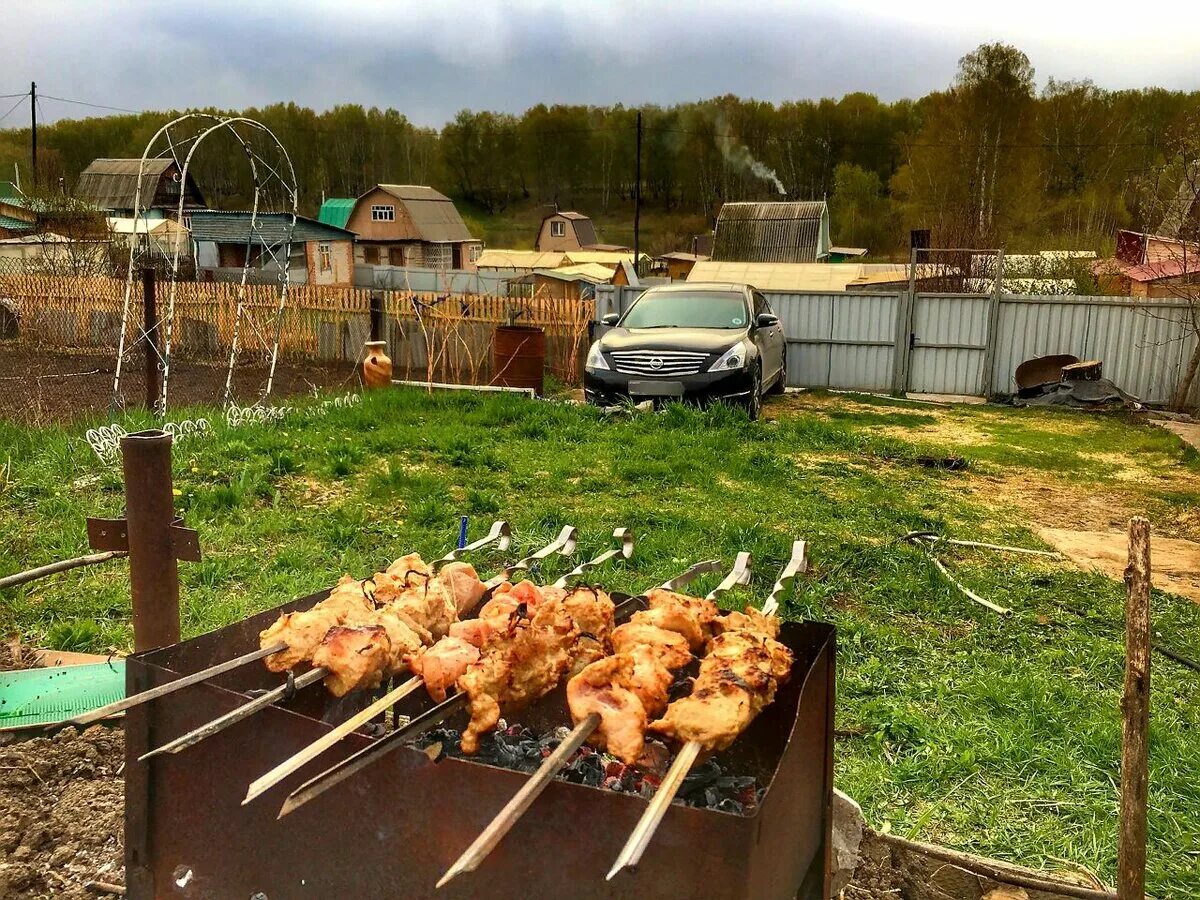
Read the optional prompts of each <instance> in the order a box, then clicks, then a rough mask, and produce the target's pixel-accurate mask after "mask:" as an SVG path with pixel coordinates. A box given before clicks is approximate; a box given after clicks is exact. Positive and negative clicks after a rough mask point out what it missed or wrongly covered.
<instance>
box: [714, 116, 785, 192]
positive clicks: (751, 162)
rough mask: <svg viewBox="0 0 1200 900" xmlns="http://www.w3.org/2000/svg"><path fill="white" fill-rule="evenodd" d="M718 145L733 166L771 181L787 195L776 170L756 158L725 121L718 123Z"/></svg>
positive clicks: (778, 189)
mask: <svg viewBox="0 0 1200 900" xmlns="http://www.w3.org/2000/svg"><path fill="white" fill-rule="evenodd" d="M717 146H718V147H719V148H720V150H721V155H722V156H724V157H725V161H726V162H727V163H729V164H730V165H731V166H733V167H735V168H737V169H741V170H742V171H743V172H749V173H750V174H751V175H754V176H756V177H758V178H761V179H762V180H763V181H769V182H771V183H772V184H774V185H775V190H777V191H779V195H780V196H781V197H786V196H787V189H786V188H785V187H784V186H783V182H782V181H780V180H779V176H778V175H776V174H775V170H774V169H771V168H769V167H768V166H765V165H763V164H762V163H761V162H759V161H758V160H757V159H755V158H754V157H753V156H752V155H751V153H750V148H749V147H747V146H746V145H745V144H743V143H742V142H741V141H739V140H738V139H737V138H735V137H734V136H733V133H732V132H731V131H730V129H729V126H728V125H726V124H725V123H721V122H719V123H718V128H717Z"/></svg>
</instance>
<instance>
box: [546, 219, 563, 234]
mask: <svg viewBox="0 0 1200 900" xmlns="http://www.w3.org/2000/svg"><path fill="white" fill-rule="evenodd" d="M566 236H567V223H566V222H564V221H563V220H562V219H558V220H557V221H551V222H550V237H566Z"/></svg>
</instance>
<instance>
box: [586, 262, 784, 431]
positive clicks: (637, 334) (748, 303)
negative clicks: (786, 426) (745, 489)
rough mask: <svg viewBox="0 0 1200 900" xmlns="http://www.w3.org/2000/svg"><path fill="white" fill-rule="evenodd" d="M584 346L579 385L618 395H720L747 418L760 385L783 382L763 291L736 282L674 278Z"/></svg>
mask: <svg viewBox="0 0 1200 900" xmlns="http://www.w3.org/2000/svg"><path fill="white" fill-rule="evenodd" d="M602 322H603V323H604V324H605V325H611V326H613V327H612V329H611V330H609V331H608V332H607V333H606V334H605V335H603V336H602V337H601V338H600V339H599V340H598V341H596V342H595V343H593V344H592V347H591V349H590V350H589V351H588V357H587V364H586V366H585V367H584V376H583V392H584V396H585V397H586V398H587V400H588V402H590V403H596V404H599V405H602V406H608V405H611V404H614V403H618V402H621V401H623V400H632V401H634V402H635V403H636V402H639V401H641V400H647V399H651V400H655V401H659V400H664V399H678V400H687V401H696V402H706V401H710V400H725V401H730V402H735V403H739V404H741V405H743V406H745V407H746V409H747V410H748V411H749V413H750V417H751V418H757V417H758V413H759V410H760V409H761V408H762V396H763V393H764V391H766V392H768V393H777V392H782V391H783V387H784V385H785V384H786V383H787V342H786V340H785V339H784V335H783V328H782V327H781V326H780V324H779V318H778V317H777V316H776V315H775V314H774V313H772V312H771V307H770V306H769V305H768V304H767V300H766V298H765V297H764V296H763V295H762V294H761V293H759V292H758V291H756V290H755V289H754V288H752V287H749V286H748V285H744V284H703V283H699V284H698V283H694V282H681V283H679V284H670V285H663V286H661V287H653V288H650V289H649V290H647V291H646V292H645V293H644V294H642V295H641V296H640V297H639V298H638V299H637V300H635V301H634V303H633V305H632V306H630V307H629V309H627V310H626V311H625V315H623V316H619V317H618V316H616V315H609V316H605V317H604V318H603V320H602Z"/></svg>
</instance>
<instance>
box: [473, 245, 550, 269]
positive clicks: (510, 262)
mask: <svg viewBox="0 0 1200 900" xmlns="http://www.w3.org/2000/svg"><path fill="white" fill-rule="evenodd" d="M566 258H567V254H565V253H563V252H562V251H561V250H547V251H545V252H542V251H538V250H492V249H488V250H484V251H483V252H482V253H480V254H479V259H477V260H475V268H477V269H556V268H558V267H559V266H561V265H562V264H563V262H564V261H565V260H566Z"/></svg>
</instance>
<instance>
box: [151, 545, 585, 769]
mask: <svg viewBox="0 0 1200 900" xmlns="http://www.w3.org/2000/svg"><path fill="white" fill-rule="evenodd" d="M575 541H576V531H575V528H574V527H573V526H571V525H567V526H565V527H564V528H563V529H562V531H561V532H559V534H558V537H556V538H555V539H554V540H553V541H552V542H551V543H549V544H547V545H546V546H545V547H543V548H542V549H541V550H538V551H537V552H536V553H533V554H531V555H529V556H527V557H525V558H524V559H522V560H520V561H519V562H516V563H514V564H512V565H511V566H506V567H505V568H504V569H502V570H501V572H500V574H498V575H496V576H495V577H494V578H492V579H491V580H489V581H486V582H482V583H481V586H482V587H483V588H484V590H483V594H482V595H483V596H486V595H487V593H488V592H489V591H491V590H495V588H497V587H498V586H499V585H501V584H503V583H504V582H505V581H506V580H507V579H508V578H509V577H510V576H511V575H513V574H515V573H516V572H519V571H523V570H525V569H528V568H529V567H530V566H531V565H533V564H534V563H536V562H538V561H539V560H542V559H545V558H546V557H548V556H551V555H552V554H554V553H559V554H562V555H564V556H568V555H570V554H571V553H573V552H574V550H575ZM412 560H413V557H412V555H411V554H410V555H409V556H406V557H401V558H400V560H397V562H395V563H393V564H392V566H390V567H389V569H392V568H395V569H397V570H398V571H400V572H401V573H402V575H403V577H404V579H405V580H406V582H407V579H408V577H409V575H408V573H409V571H411V570H409V569H407V568H406V567H407V566H409V565H413V564H414V563H413V562H412ZM439 562H446V563H447V564H448V563H450V562H451V560H449V559H446V558H445V557H443V559H442V560H439ZM443 571H445V570H443ZM470 571H471V576H472V577H474V570H473V569H472V570H470ZM418 574H419V575H420V576H421V577H424V574H425V573H424V572H419V573H418ZM378 577H379V576H377V578H378ZM380 580H382V579H380ZM354 584H358V585H360V586H361V587H362V590H363V591H364V593H365V590H366V588H365V584H364V583H363V582H354ZM349 586H350V582H343V583H342V587H343V588H344V589H346V588H349ZM390 587H394V585H391V586H390ZM336 590H337V589H336V588H335V591H336ZM379 590H380V586H379V585H377V586H376V591H377V592H379ZM471 593H472V596H475V593H476V592H475V591H474V590H473V589H472V591H471ZM333 596H334V595H331V598H332V597H333ZM331 598H328V599H331ZM476 599H480V598H479V597H476ZM325 602H327V601H322V603H325ZM364 610H365V607H364ZM291 615H292V614H291V613H285V614H284V615H283V616H281V617H280V621H285V620H287V617H288V616H291ZM338 625H340V622H339V623H334V622H333V621H332V620H329V623H328V624H326V625H325V627H324V629H323V631H322V636H321V637H320V638H319V640H322V641H323V640H324V638H325V637H328V636H329V633H330V631H332V630H333V629H334V628H335V627H338ZM317 627H318V628H319V627H320V624H318V626H317ZM378 628H379V630H380V631H384V630H385V629H384V628H383V626H378ZM268 630H269V629H268ZM294 637H297V638H303V639H305V641H303V642H301V643H299V644H298V645H297V646H296V647H293V646H289V643H288V642H283V643H282V649H280V645H279V644H271V645H270V646H271V647H273V648H275V652H274V653H273V654H270V655H268V656H267V657H266V658H267V661H268V665H270V663H271V660H272V658H273V657H274V658H276V659H278V658H280V657H281V656H282V657H283V662H284V663H287V664H288V667H289V668H290V665H294V664H295V663H297V662H301V661H303V660H304V658H305V656H306V655H307V653H306V652H305V651H304V643H307V637H308V636H306V635H303V634H298V635H294ZM337 637H340V634H337V635H335V638H337ZM367 637H368V639H374V641H375V644H374V647H373V649H374V650H376V651H377V650H378V649H379V646H380V644H381V641H380V640H379V639H380V637H381V636H380V635H379V634H378V633H372V634H369V635H367ZM384 637H386V636H384ZM315 649H316V648H314V652H313V658H314V660H316V652H315ZM387 652H390V639H389V644H388V651H387ZM277 671H278V670H277ZM331 674H333V673H331V672H330V671H329V669H327V668H326V667H325V666H322V665H320V664H317V665H315V666H314V668H312V669H310V670H309V671H307V672H305V673H304V674H302V675H300V676H299V677H297V678H293V677H292V676H291V675H290V674H289V677H288V680H287V681H286V682H285V683H284V684H281V685H280V686H279V687H277V688H274V689H272V690H270V691H267V692H266V693H264V694H261V695H259V696H258V697H255V698H254V699H252V700H251V701H249V702H248V703H244V704H242V705H241V706H239V707H236V708H235V709H232V710H230V711H229V712H227V713H225V714H224V715H223V716H219V717H217V718H216V719H213V720H212V721H211V722H206V723H205V724H203V725H200V726H198V727H196V728H194V729H192V730H191V731H189V732H187V733H186V734H182V735H180V736H179V737H177V738H175V739H174V740H172V741H170V742H168V743H166V744H163V745H162V746H161V747H157V748H155V749H154V750H150V751H148V752H147V753H144V754H142V755H141V756H140V757H138V761H139V762H143V761H145V760H147V759H150V758H152V757H154V756H158V755H161V754H163V753H179V752H180V751H182V750H185V749H187V748H188V747H192V746H195V745H196V744H198V743H200V742H201V741H204V740H206V739H208V738H210V737H212V736H213V735H214V734H218V733H220V732H222V731H224V730H225V729H226V728H228V727H230V726H231V725H234V724H236V723H238V722H240V721H242V720H243V719H246V718H249V717H250V716H252V715H254V714H255V713H257V712H258V711H259V710H262V709H266V708H267V707H268V706H271V705H273V704H274V703H275V702H276V701H277V700H280V699H283V698H287V697H289V696H291V694H292V693H293V692H294V691H296V690H300V689H303V688H306V687H308V686H309V685H312V684H316V683H317V682H318V681H321V680H323V679H326V678H329V677H330V675H331ZM342 693H346V691H343V692H342Z"/></svg>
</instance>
